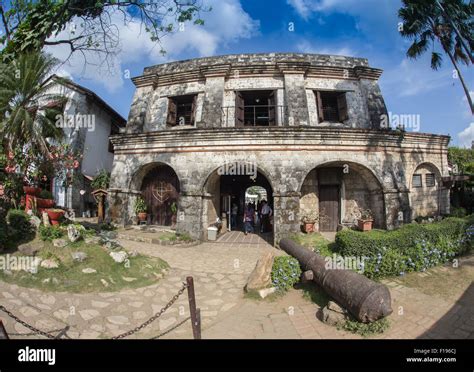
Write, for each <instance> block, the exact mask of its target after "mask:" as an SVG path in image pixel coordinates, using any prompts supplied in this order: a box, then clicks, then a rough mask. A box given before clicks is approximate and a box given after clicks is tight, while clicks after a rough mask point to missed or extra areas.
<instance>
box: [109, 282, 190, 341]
mask: <svg viewBox="0 0 474 372" xmlns="http://www.w3.org/2000/svg"><path fill="white" fill-rule="evenodd" d="M186 288H188V285H187V284H186V283H183V287H182V288H181V289H180V290H179V291H178V293H176V294H175V295H174V296H173V298H172V299H171V300H170V301H169V302H168V303H167V304H166V306H164V307H163V308H162V309H161V310H160V311H159V312H158V313H156V314H155V315H153V316H152V317H151V318H150V319H148V320H147V321H146V322H145V323H142V324H140V325H139V326H138V327H135V328H133V329H131V330H130V331H128V332H125V333H122V334H120V335H118V336H115V337H112V340H118V339H121V338H124V337H128V336H131V335H133V334H134V333H137V332H138V331H140V330H142V329H143V328H145V327H147V326H149V325H150V324H151V323H153V322H154V321H155V320H156V319H158V318H159V317H160V316H161V315H163V313H164V312H165V311H166V310H168V309H169V308H170V307H171V306H172V305H173V304H174V303H175V302H176V300H177V299H178V298H179V296H181V295H182V294H183V292H184V291H185V290H186Z"/></svg>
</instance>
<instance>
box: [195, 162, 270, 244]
mask: <svg viewBox="0 0 474 372" xmlns="http://www.w3.org/2000/svg"><path fill="white" fill-rule="evenodd" d="M239 169H241V170H242V171H241V172H240V171H238V170H239ZM249 169H250V168H247V171H248V170H249ZM257 190H258V191H260V193H258V192H256V191H257ZM249 191H250V193H249ZM263 191H264V192H263ZM204 193H205V194H206V195H207V199H206V200H205V205H204V208H203V211H204V212H203V213H204V215H203V222H204V226H203V227H204V229H206V228H207V226H209V224H212V223H213V222H215V221H216V219H217V218H218V217H219V218H221V219H225V220H226V221H227V226H226V227H225V229H226V230H230V231H243V216H244V212H245V208H246V202H247V204H248V203H249V202H250V203H252V205H253V203H254V204H255V205H254V208H255V210H256V211H257V210H258V206H260V203H261V201H262V200H259V198H261V197H260V196H262V197H263V196H265V197H266V201H267V202H268V205H269V206H270V208H271V209H272V211H273V188H272V186H271V184H270V182H269V180H268V179H267V177H265V175H264V174H263V173H262V172H260V171H258V170H257V169H256V167H255V166H254V169H253V171H249V172H246V171H245V167H244V166H243V165H241V166H240V167H238V166H237V165H236V166H235V167H233V166H232V165H225V166H222V167H220V168H219V169H217V170H215V171H214V172H213V173H212V174H211V175H210V176H209V177H208V179H207V181H206V183H205V185H204ZM259 202H260V203H259ZM256 220H257V221H256V222H257V223H256V224H255V225H254V231H255V234H259V235H260V234H261V233H260V226H259V225H258V218H256ZM268 230H269V231H268V232H267V233H266V234H267V235H268V234H270V235H271V237H268V236H266V238H265V240H267V241H268V240H272V239H273V237H272V236H273V231H274V226H273V221H272V220H270V227H269V228H268ZM264 234H265V233H264Z"/></svg>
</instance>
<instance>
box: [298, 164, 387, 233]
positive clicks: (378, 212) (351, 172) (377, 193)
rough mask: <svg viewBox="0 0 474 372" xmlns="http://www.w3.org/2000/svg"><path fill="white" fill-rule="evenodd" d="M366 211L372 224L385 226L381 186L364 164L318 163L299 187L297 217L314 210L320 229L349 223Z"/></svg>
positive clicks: (350, 224)
mask: <svg viewBox="0 0 474 372" xmlns="http://www.w3.org/2000/svg"><path fill="white" fill-rule="evenodd" d="M367 210H370V211H371V213H372V215H373V217H374V227H377V228H384V227H385V212H384V210H385V209H384V198H383V192H382V186H381V184H380V182H379V180H378V179H377V178H376V177H375V175H374V173H373V172H372V171H371V170H369V169H368V168H367V167H365V166H363V165H361V164H357V163H352V162H344V161H335V162H329V163H325V164H322V165H320V166H318V167H316V168H314V169H313V170H311V171H310V172H309V173H308V175H307V176H306V178H305V180H304V181H303V184H302V186H301V199H300V212H301V216H302V217H303V216H305V215H310V214H314V213H316V214H317V215H318V216H319V223H318V224H316V227H317V228H319V230H320V231H337V230H338V228H339V226H341V225H344V226H353V225H355V224H356V223H357V219H358V218H359V217H360V214H361V212H362V211H367Z"/></svg>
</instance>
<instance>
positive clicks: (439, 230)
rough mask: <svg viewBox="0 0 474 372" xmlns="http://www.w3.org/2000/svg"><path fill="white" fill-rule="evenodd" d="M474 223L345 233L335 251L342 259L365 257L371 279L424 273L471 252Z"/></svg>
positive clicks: (470, 220) (449, 222)
mask: <svg viewBox="0 0 474 372" xmlns="http://www.w3.org/2000/svg"><path fill="white" fill-rule="evenodd" d="M473 222H474V221H473V217H472V216H469V217H466V218H455V217H450V218H446V219H444V220H442V221H440V222H434V223H431V224H416V223H412V224H409V225H405V226H403V227H401V228H399V229H397V230H392V231H382V230H373V231H370V232H361V231H353V230H343V231H340V232H338V233H337V234H336V247H335V250H336V251H337V253H339V254H340V255H342V256H355V257H366V259H365V260H364V263H365V265H364V275H366V276H368V277H369V278H381V277H386V276H395V275H404V274H405V273H407V272H410V271H425V270H426V269H428V268H429V267H433V266H436V265H439V264H443V263H445V262H448V261H451V260H452V259H453V258H454V256H457V255H460V254H462V253H465V252H466V251H468V250H470V249H471V247H472V241H473V238H474V226H473Z"/></svg>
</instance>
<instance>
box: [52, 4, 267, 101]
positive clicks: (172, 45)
mask: <svg viewBox="0 0 474 372" xmlns="http://www.w3.org/2000/svg"><path fill="white" fill-rule="evenodd" d="M203 5H204V7H205V8H208V7H212V10H211V11H210V12H203V13H201V18H203V19H204V22H205V24H204V26H199V25H194V24H192V23H186V24H185V25H184V30H183V31H178V30H177V31H176V32H175V33H173V34H170V35H167V36H165V37H164V38H162V40H161V43H162V44H161V45H162V47H163V49H164V50H165V51H166V55H165V56H163V55H162V54H161V53H160V51H161V47H160V45H157V43H154V42H152V41H151V40H150V37H149V34H148V33H146V32H145V31H144V30H143V29H141V27H140V21H139V20H138V19H137V20H134V21H133V22H130V23H129V24H128V25H127V26H125V25H124V24H123V18H121V16H120V14H119V13H118V12H117V13H114V14H113V18H112V19H113V21H114V24H116V25H117V26H118V27H119V33H120V48H119V52H118V53H117V55H115V56H114V58H112V59H111V61H112V64H113V66H112V67H111V68H108V66H104V65H102V66H99V65H100V63H101V61H102V59H101V58H103V56H99V55H97V54H94V53H90V52H87V54H86V56H87V61H88V62H89V63H90V65H89V66H85V65H84V57H83V56H82V55H81V54H80V53H76V54H74V55H73V56H72V58H70V59H69V61H68V62H67V63H66V64H63V65H62V66H61V67H60V68H61V70H62V71H63V72H66V73H69V74H70V75H71V76H73V77H81V78H84V79H91V80H94V81H95V82H98V83H101V84H103V85H104V86H105V87H106V88H107V89H108V90H109V91H111V92H113V91H116V90H117V89H120V88H121V87H122V86H123V83H124V77H123V74H124V71H125V70H127V69H128V70H130V69H131V67H132V65H133V64H135V63H140V68H143V67H144V66H147V65H150V64H157V63H162V62H166V61H170V60H176V59H181V58H195V57H201V56H209V55H214V54H215V53H216V52H217V50H218V48H219V47H222V46H226V45H227V44H229V43H232V42H235V41H237V40H239V39H242V38H251V37H252V36H254V35H256V34H258V29H259V26H260V24H259V21H258V20H254V19H252V18H251V17H250V16H249V15H248V14H247V13H246V12H245V11H244V10H243V8H242V6H241V4H240V1H239V0H204V1H203ZM168 23H170V22H164V24H168ZM68 33H69V28H66V30H64V31H62V32H61V33H60V34H59V35H57V36H56V38H55V39H62V38H65V37H67V36H69V35H68ZM52 40H54V39H52ZM46 51H47V52H49V53H51V54H53V55H54V56H55V57H56V58H58V59H59V60H61V61H65V60H66V59H67V57H68V55H69V47H68V46H67V45H60V46H52V47H47V48H46ZM109 70H112V71H113V73H112V74H111V73H110V72H109Z"/></svg>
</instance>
